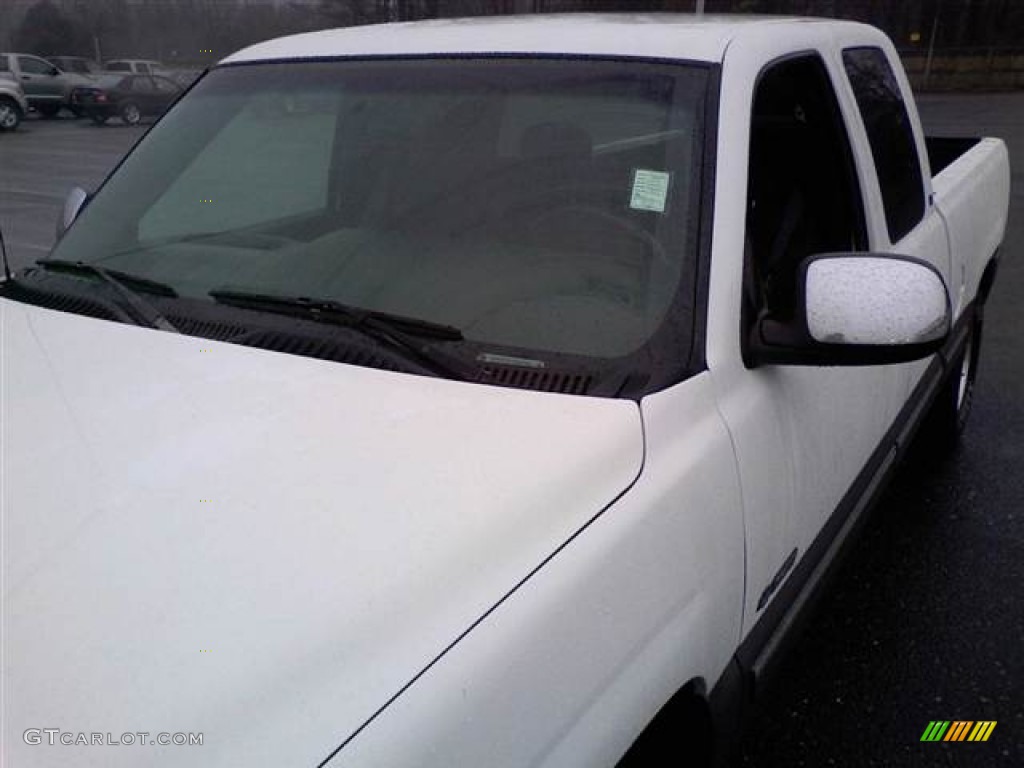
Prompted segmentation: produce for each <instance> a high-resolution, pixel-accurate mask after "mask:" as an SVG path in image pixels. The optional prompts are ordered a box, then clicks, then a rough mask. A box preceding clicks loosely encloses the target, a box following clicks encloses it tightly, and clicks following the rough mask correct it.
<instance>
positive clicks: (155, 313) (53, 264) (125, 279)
mask: <svg viewBox="0 0 1024 768" xmlns="http://www.w3.org/2000/svg"><path fill="white" fill-rule="evenodd" d="M36 265H37V266H40V267H42V268H43V269H45V270H48V271H54V272H70V273H72V274H79V275H92V276H94V277H98V278H99V279H100V280H102V281H103V282H104V283H106V284H107V285H108V286H110V287H111V288H113V289H114V290H115V291H116V292H117V293H118V294H119V295H120V296H121V297H122V298H124V300H125V301H126V302H127V303H128V306H129V307H131V309H132V310H133V311H132V314H133V315H134V316H135V319H136V321H137V322H139V323H140V325H147V326H149V327H150V328H158V329H160V330H161V331H170V332H172V333H179V331H178V329H177V328H175V327H174V325H172V324H171V322H170V321H169V320H168V319H167V318H166V317H164V316H163V315H162V314H161V313H160V310H158V309H157V308H156V307H154V306H153V305H152V304H150V303H149V302H147V301H145V300H144V299H143V298H142V297H141V296H139V294H138V293H137V292H136V291H143V292H145V293H152V294H154V295H157V296H167V297H170V298H177V296H178V292H177V291H175V290H174V289H173V288H171V287H170V286H169V285H165V284H164V283H160V282H157V281H156V280H150V279H149V278H147V277H140V276H138V275H132V274H129V273H127V272H121V271H120V270H117V269H106V268H105V267H100V266H97V265H95V264H88V263H86V262H84V261H67V260H65V259H39V260H37V261H36Z"/></svg>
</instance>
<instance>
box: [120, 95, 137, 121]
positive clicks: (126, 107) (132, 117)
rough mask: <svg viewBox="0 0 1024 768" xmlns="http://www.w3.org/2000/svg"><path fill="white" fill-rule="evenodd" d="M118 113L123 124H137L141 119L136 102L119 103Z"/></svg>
mask: <svg viewBox="0 0 1024 768" xmlns="http://www.w3.org/2000/svg"><path fill="white" fill-rule="evenodd" d="M120 115H121V120H122V121H124V124H125V125H138V124H139V121H140V120H142V110H140V109H139V107H138V105H137V104H134V103H133V102H130V101H129V102H126V103H125V104H122V105H121V109H120Z"/></svg>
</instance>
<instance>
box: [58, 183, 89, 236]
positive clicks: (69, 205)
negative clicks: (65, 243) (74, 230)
mask: <svg viewBox="0 0 1024 768" xmlns="http://www.w3.org/2000/svg"><path fill="white" fill-rule="evenodd" d="M88 202H89V193H88V192H86V191H85V190H84V189H82V188H81V187H73V188H72V189H71V191H70V192H68V196H67V197H66V198H65V200H64V209H63V210H62V211H61V213H60V215H59V216H58V217H57V239H58V240H59V239H60V238H61V237H62V236H63V235H64V233H65V232H66V231H67V229H68V227H70V226H71V223H72V222H73V221H74V220H75V219H76V218H78V214H79V213H81V212H82V209H83V208H85V206H86V205H87V204H88Z"/></svg>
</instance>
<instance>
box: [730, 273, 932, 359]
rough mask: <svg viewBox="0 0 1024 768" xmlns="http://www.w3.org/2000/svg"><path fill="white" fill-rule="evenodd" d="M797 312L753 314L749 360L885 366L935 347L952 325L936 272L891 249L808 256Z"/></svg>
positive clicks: (802, 274) (915, 356) (917, 357)
mask: <svg viewBox="0 0 1024 768" xmlns="http://www.w3.org/2000/svg"><path fill="white" fill-rule="evenodd" d="M798 279H799V281H800V282H799V285H798V306H797V312H796V318H795V320H794V321H792V322H789V323H780V322H777V321H775V320H773V318H772V317H771V316H770V315H769V316H765V317H762V318H760V319H759V321H758V323H757V326H756V328H755V329H754V336H753V339H752V340H751V345H750V346H751V350H750V351H751V357H752V359H753V361H754V363H755V364H762V363H775V364H781V365H883V364H886V363H900V362H908V361H910V360H918V359H921V358H923V357H927V356H928V355H930V354H932V353H933V352H936V351H938V349H939V348H940V347H941V346H942V344H943V342H944V341H945V339H946V337H947V335H948V334H949V330H950V322H951V318H950V309H949V298H948V296H947V292H946V286H945V284H944V283H943V280H942V276H941V275H940V274H939V273H938V272H937V271H936V270H935V268H934V267H932V266H931V265H930V264H927V263H925V262H923V261H920V260H918V259H912V258H909V257H906V256H894V255H891V254H872V253H844V254H820V255H817V256H811V257H810V258H808V259H807V260H805V261H804V263H803V264H802V265H801V268H800V271H799V278H798Z"/></svg>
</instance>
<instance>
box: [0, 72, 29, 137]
mask: <svg viewBox="0 0 1024 768" xmlns="http://www.w3.org/2000/svg"><path fill="white" fill-rule="evenodd" d="M26 112H28V101H27V100H26V99H25V91H23V90H22V89H21V86H20V85H18V84H17V83H16V82H14V81H12V80H8V79H6V78H0V131H13V130H14V129H15V128H17V127H18V124H19V123H21V120H22V118H23V117H24V116H25V113H26Z"/></svg>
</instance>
